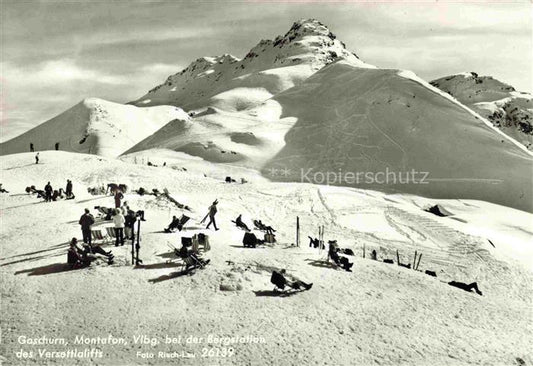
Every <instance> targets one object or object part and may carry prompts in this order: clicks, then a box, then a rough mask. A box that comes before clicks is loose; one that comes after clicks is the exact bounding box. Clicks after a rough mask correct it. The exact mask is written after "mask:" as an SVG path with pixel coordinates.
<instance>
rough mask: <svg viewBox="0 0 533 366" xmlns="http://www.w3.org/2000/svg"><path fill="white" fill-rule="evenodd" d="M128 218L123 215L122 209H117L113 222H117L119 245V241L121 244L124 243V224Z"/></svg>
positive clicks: (116, 230)
mask: <svg viewBox="0 0 533 366" xmlns="http://www.w3.org/2000/svg"><path fill="white" fill-rule="evenodd" d="M125 222H126V220H125V219H124V215H122V212H121V211H120V209H118V208H116V209H115V215H114V216H113V223H114V224H115V237H116V241H115V246H116V247H118V245H119V243H120V245H124V224H125Z"/></svg>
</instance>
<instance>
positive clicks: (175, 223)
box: [165, 216, 180, 233]
mask: <svg viewBox="0 0 533 366" xmlns="http://www.w3.org/2000/svg"><path fill="white" fill-rule="evenodd" d="M179 223H180V219H178V218H177V217H176V216H172V221H171V222H170V224H168V227H167V228H166V229H165V232H167V233H170V232H172V231H174V230H176V229H177V228H178V225H179Z"/></svg>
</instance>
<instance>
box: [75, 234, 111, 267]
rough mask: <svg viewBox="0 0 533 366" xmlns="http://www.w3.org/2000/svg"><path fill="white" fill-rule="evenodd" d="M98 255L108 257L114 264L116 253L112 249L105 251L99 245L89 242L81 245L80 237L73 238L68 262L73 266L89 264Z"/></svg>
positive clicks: (108, 260) (109, 261)
mask: <svg viewBox="0 0 533 366" xmlns="http://www.w3.org/2000/svg"><path fill="white" fill-rule="evenodd" d="M98 255H101V256H103V257H104V258H105V259H107V262H108V263H109V264H113V259H114V255H113V253H112V252H111V251H105V250H104V249H103V248H102V247H100V246H99V245H92V244H88V243H84V244H83V245H80V244H79V243H78V239H76V238H72V240H71V241H70V247H69V249H68V252H67V263H68V265H69V266H70V267H71V268H79V267H84V266H88V265H89V264H91V262H92V261H94V260H96V259H98Z"/></svg>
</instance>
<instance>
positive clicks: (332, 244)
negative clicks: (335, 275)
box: [328, 240, 353, 272]
mask: <svg viewBox="0 0 533 366" xmlns="http://www.w3.org/2000/svg"><path fill="white" fill-rule="evenodd" d="M328 244H329V250H328V259H329V258H331V259H332V260H333V262H334V263H335V264H336V265H338V266H339V267H341V268H342V269H344V270H345V271H348V272H351V271H352V270H351V268H352V267H353V263H350V261H349V260H348V258H346V257H343V256H340V255H339V254H338V252H339V247H338V245H337V241H336V240H330V241H329V242H328Z"/></svg>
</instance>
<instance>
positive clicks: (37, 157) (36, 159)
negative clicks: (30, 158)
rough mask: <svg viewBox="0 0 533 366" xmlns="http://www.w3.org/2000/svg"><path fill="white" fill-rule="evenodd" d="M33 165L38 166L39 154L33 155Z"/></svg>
mask: <svg viewBox="0 0 533 366" xmlns="http://www.w3.org/2000/svg"><path fill="white" fill-rule="evenodd" d="M35 164H39V153H37V155H35Z"/></svg>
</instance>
